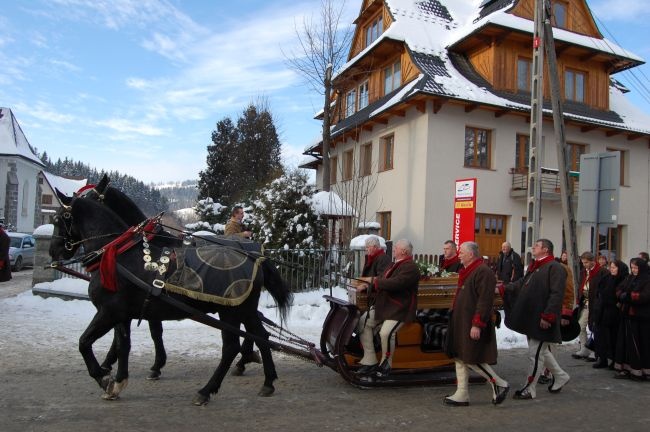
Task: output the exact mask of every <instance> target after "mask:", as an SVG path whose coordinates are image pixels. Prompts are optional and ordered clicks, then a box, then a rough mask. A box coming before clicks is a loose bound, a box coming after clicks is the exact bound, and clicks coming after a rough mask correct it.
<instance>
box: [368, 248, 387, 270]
mask: <svg viewBox="0 0 650 432" xmlns="http://www.w3.org/2000/svg"><path fill="white" fill-rule="evenodd" d="M383 253H384V250H383V249H378V250H377V251H375V253H373V254H367V255H366V261H365V265H364V266H363V268H364V269H367V268H370V266H372V263H373V261H375V258H377V257H378V256H379V255H382V254H383Z"/></svg>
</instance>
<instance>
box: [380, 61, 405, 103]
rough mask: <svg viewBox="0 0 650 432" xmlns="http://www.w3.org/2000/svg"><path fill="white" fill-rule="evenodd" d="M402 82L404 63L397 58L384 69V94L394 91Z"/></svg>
mask: <svg viewBox="0 0 650 432" xmlns="http://www.w3.org/2000/svg"><path fill="white" fill-rule="evenodd" d="M401 84H402V64H401V63H400V60H397V61H396V62H395V63H393V64H392V65H390V66H388V67H387V68H385V69H384V95H387V94H388V93H390V92H392V91H393V90H395V89H396V88H398V87H399V86H400V85H401Z"/></svg>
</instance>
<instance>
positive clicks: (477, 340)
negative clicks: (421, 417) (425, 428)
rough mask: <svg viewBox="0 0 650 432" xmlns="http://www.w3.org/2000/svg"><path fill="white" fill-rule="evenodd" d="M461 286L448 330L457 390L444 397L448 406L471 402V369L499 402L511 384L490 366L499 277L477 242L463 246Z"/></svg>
mask: <svg viewBox="0 0 650 432" xmlns="http://www.w3.org/2000/svg"><path fill="white" fill-rule="evenodd" d="M459 257H460V262H461V263H462V264H463V268H462V269H461V270H460V272H459V277H458V288H457V289H456V295H455V296H454V303H453V305H452V313H451V319H450V322H449V329H448V331H447V337H448V338H449V340H448V346H447V351H448V354H451V355H452V356H453V357H454V363H455V364H456V381H457V387H456V393H454V394H453V395H451V396H446V397H445V398H444V399H443V402H444V403H445V405H452V406H467V405H469V392H468V384H469V369H472V370H474V371H475V372H477V373H478V374H479V375H481V376H483V377H484V378H485V379H486V380H487V383H488V385H489V386H490V387H491V389H492V403H494V404H495V405H496V404H500V403H501V402H503V401H504V399H505V398H506V395H507V394H508V390H509V386H508V383H507V382H506V381H505V380H504V379H503V378H501V377H499V376H498V375H497V374H496V372H494V370H493V369H492V368H491V367H490V364H495V363H496V361H497V341H496V333H495V330H494V323H493V322H492V311H493V305H494V294H495V293H494V291H495V287H496V282H497V281H496V278H495V277H494V273H493V272H492V270H490V267H488V266H487V265H486V264H484V263H483V260H482V258H481V256H480V254H479V250H478V244H476V243H475V242H465V243H463V244H462V245H461V246H460V252H459Z"/></svg>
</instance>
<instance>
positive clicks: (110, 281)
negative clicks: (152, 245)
mask: <svg viewBox="0 0 650 432" xmlns="http://www.w3.org/2000/svg"><path fill="white" fill-rule="evenodd" d="M146 222H147V223H146V224H145V225H144V226H143V225H142V224H140V225H136V226H134V227H131V228H129V229H128V230H127V231H125V232H124V234H122V235H120V236H119V237H118V238H116V239H115V240H113V241H112V242H110V243H109V244H107V245H106V246H104V248H103V249H104V251H103V252H102V259H101V261H100V262H99V264H97V263H94V264H91V265H90V266H88V267H86V271H88V272H92V271H95V270H97V267H99V274H100V277H101V282H102V286H103V287H104V288H105V289H106V290H108V291H110V292H117V274H116V272H115V269H116V266H115V263H116V261H117V256H118V255H120V254H121V253H124V252H126V251H127V250H129V249H131V248H132V247H133V246H135V245H136V244H138V243H139V241H140V240H139V239H136V238H135V237H136V236H137V235H138V234H139V233H141V232H143V233H144V234H143V235H144V236H145V237H146V238H147V240H151V239H152V238H153V237H154V236H155V234H154V233H153V232H152V231H153V229H154V228H155V226H156V218H151V219H148V220H147V221H146ZM147 233H149V234H147Z"/></svg>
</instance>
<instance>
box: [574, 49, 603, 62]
mask: <svg viewBox="0 0 650 432" xmlns="http://www.w3.org/2000/svg"><path fill="white" fill-rule="evenodd" d="M598 54H599V53H598V52H597V51H592V52H590V53H589V54H587V55H583V56H582V57H580V59H579V60H580V61H581V62H582V63H584V62H587V61H589V60H591V59H593V58H594V57H596V56H597V55H598Z"/></svg>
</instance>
